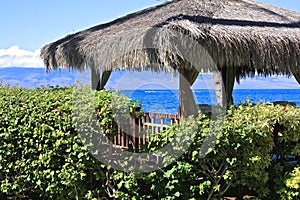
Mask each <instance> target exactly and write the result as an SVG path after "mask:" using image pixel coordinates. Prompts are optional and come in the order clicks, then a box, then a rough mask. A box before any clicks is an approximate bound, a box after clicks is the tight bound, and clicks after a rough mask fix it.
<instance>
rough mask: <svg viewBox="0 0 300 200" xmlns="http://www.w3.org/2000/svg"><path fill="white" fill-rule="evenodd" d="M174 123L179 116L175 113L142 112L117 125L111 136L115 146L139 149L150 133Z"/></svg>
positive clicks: (145, 142) (145, 143) (144, 143)
mask: <svg viewBox="0 0 300 200" xmlns="http://www.w3.org/2000/svg"><path fill="white" fill-rule="evenodd" d="M174 123H176V124H178V123H179V116H178V115H176V114H158V113H142V115H140V116H133V117H131V119H130V121H129V122H128V123H126V124H122V125H119V126H118V132H117V134H116V135H115V136H113V138H112V139H113V143H114V145H115V146H116V147H120V148H124V149H128V148H130V147H132V148H133V149H135V150H140V149H141V148H142V146H143V145H147V142H148V141H149V137H150V135H151V134H155V133H159V132H161V131H163V130H164V129H166V127H167V126H168V125H170V124H174Z"/></svg>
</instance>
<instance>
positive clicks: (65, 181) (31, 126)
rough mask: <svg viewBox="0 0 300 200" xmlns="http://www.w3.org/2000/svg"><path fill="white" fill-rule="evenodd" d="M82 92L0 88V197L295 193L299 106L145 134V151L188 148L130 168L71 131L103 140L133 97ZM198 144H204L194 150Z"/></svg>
mask: <svg viewBox="0 0 300 200" xmlns="http://www.w3.org/2000/svg"><path fill="white" fill-rule="evenodd" d="M87 91H88V89H87V88H82V90H81V89H79V90H75V88H74V87H70V88H53V87H52V88H51V87H50V88H37V89H34V90H27V89H21V88H16V87H13V88H11V87H0V198H1V199H4V198H14V199H22V198H24V199H99V198H101V197H107V198H109V197H112V198H113V197H115V198H118V199H220V198H222V197H224V196H238V197H239V198H241V197H242V196H243V195H244V194H250V195H253V196H255V197H256V198H259V199H293V198H294V199H295V198H299V192H300V189H299V185H300V183H299V182H300V181H299V177H300V174H299V171H300V170H299V154H300V145H299V144H300V143H299V140H300V126H299V125H300V109H299V108H297V107H292V106H288V105H287V106H279V105H276V106H275V105H272V104H260V103H258V104H257V105H250V104H249V103H247V104H246V105H239V106H237V107H231V108H230V109H229V110H228V113H227V115H226V117H225V119H224V121H222V120H221V121H218V120H216V121H212V120H211V119H210V118H209V116H206V115H203V114H201V113H200V114H199V116H198V118H197V119H193V118H189V119H187V120H185V121H182V122H181V124H180V125H172V126H169V127H168V128H167V129H165V130H164V131H163V132H161V133H159V134H155V135H152V137H151V140H150V142H149V145H148V147H147V148H146V149H145V151H146V152H147V151H149V152H156V151H157V150H159V149H160V148H162V147H165V146H166V145H168V144H170V143H174V142H178V140H179V141H181V142H185V141H189V142H190V144H191V145H190V146H189V148H187V149H185V147H184V146H180V145H178V146H177V147H176V149H175V150H176V151H183V150H184V151H183V154H182V156H181V157H180V158H179V159H177V160H176V161H175V162H173V163H171V164H170V163H169V162H168V160H167V159H163V157H161V159H162V160H161V162H162V164H163V166H164V167H162V168H161V169H159V170H157V171H153V172H148V173H133V172H121V171H117V170H114V169H111V168H110V167H107V166H105V165H103V164H102V163H100V162H99V161H98V160H97V159H96V158H95V157H94V156H93V155H92V154H91V153H90V152H92V153H95V152H93V149H92V148H90V146H88V145H84V144H89V145H90V142H91V141H87V140H84V139H87V138H83V137H82V136H83V135H82V134H79V133H80V132H88V133H89V134H91V135H90V136H91V138H92V139H93V138H94V136H97V134H99V133H100V132H99V130H98V129H95V130H93V127H94V125H97V126H100V128H101V133H103V134H105V135H106V136H108V137H111V136H113V135H115V134H116V130H117V128H118V126H117V125H118V124H119V123H128V119H129V117H130V116H131V115H134V114H136V115H138V114H139V113H134V109H133V107H134V105H140V104H139V103H138V102H132V101H130V100H129V99H128V98H127V97H125V96H122V95H118V94H117V93H114V92H111V91H99V92H96V91H94V92H91V91H88V92H87ZM88 97H90V98H91V99H92V101H89V98H88ZM82 120H83V121H82ZM86 120H89V121H88V122H89V123H90V124H91V125H93V126H89V127H87V126H86V123H85V122H87V121H86ZM86 128H88V129H86ZM87 130H88V131H87ZM217 130H221V131H220V132H216V131H217ZM216 133H218V134H216ZM186 134H188V136H187V135H186ZM96 138H97V137H96ZM208 138H212V140H211V141H210V140H207V139H208ZM214 138H215V139H214ZM92 142H95V141H92ZM96 142H98V144H99V142H101V141H96ZM100 144H102V143H100ZM179 144H181V143H179ZM204 145H207V146H208V147H209V146H210V147H211V148H209V149H208V151H207V152H203V148H202V147H203V146H204ZM204 149H205V148H204ZM108 150H109V149H108ZM95 151H96V150H95ZM203 153H206V156H203ZM291 158H292V159H293V162H292V161H291ZM295 163H296V164H295ZM237 190H238V191H240V192H239V193H236V192H235V191H237Z"/></svg>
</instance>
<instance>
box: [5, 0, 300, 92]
mask: <svg viewBox="0 0 300 200" xmlns="http://www.w3.org/2000/svg"><path fill="white" fill-rule="evenodd" d="M260 1H261V2H264V3H268V4H273V5H275V6H279V7H283V8H287V9H290V10H294V11H297V12H300V3H299V0H260ZM162 2H163V0H127V1H124V0H26V1H25V0H24V1H23V0H1V1H0V69H2V71H1V70H0V79H4V80H13V83H15V82H18V81H19V82H21V83H23V82H24V79H25V82H26V80H27V82H26V84H29V85H30V81H35V83H34V84H35V85H38V84H45V83H51V81H53V80H52V79H49V77H52V78H53V79H54V78H56V79H55V81H56V83H59V84H62V85H63V84H64V82H63V81H62V80H64V79H65V80H68V83H69V82H70V78H71V79H72V80H73V79H74V76H76V74H74V73H73V74H72V72H71V73H69V72H64V71H63V72H51V73H52V74H51V73H50V75H47V74H46V73H45V72H44V73H43V74H42V75H41V73H42V72H43V71H41V70H40V71H39V70H38V71H36V70H34V69H33V68H41V69H43V68H44V66H43V63H42V62H41V60H40V59H39V50H40V48H41V47H42V46H43V45H45V44H47V43H49V42H53V41H55V40H57V39H60V38H62V37H64V36H66V35H68V34H71V33H74V32H77V31H80V30H83V29H86V28H89V27H92V26H94V25H97V24H100V23H105V22H109V21H111V20H114V19H116V18H118V17H121V16H124V15H126V14H129V13H132V12H134V11H138V10H141V9H144V8H147V7H150V6H154V5H157V4H160V3H162ZM10 67H23V68H28V70H27V71H26V73H25V71H22V73H19V72H18V73H17V69H15V68H13V69H10V71H9V70H8V69H4V68H10ZM14 70H15V71H14ZM8 71H9V72H8ZM14 72H16V73H14ZM30 72H32V73H31V74H30ZM38 72H39V73H38ZM58 73H60V74H58ZM68 73H69V74H68ZM8 74H9V75H8ZM24 74H26V76H28V77H29V78H28V77H26V76H25V75H24ZM33 75H35V76H33ZM54 75H55V76H57V77H55V76H54ZM150 75H151V74H149V73H147V72H145V74H140V75H139V76H137V74H132V73H127V72H116V73H114V74H113V78H112V79H111V82H110V85H111V86H114V85H123V86H124V85H126V83H125V82H126V81H125V82H124V80H127V79H128V80H130V81H135V82H136V83H138V84H140V85H143V80H144V77H150ZM47 76H48V77H47ZM80 76H82V75H80ZM124 76H125V77H126V78H127V79H125V78H124ZM151 76H152V79H150V80H148V82H151V81H154V82H155V81H160V82H159V83H160V84H167V83H170V82H172V81H174V79H173V78H172V77H170V76H169V75H164V74H160V75H157V74H152V75H151ZM8 77H9V78H8ZM30 77H31V78H32V79H30ZM58 77H61V79H62V80H60V81H58ZM48 79H49V80H48ZM40 80H41V81H40ZM45 80H48V82H47V81H46V82H45ZM118 80H123V82H124V83H122V84H118V83H117V82H118ZM170 80H171V81H170ZM274 80H275V82H276V81H278V80H279V81H281V82H282V84H283V85H282V87H283V88H287V87H291V88H294V87H296V88H300V87H298V84H296V83H295V80H294V79H293V78H291V79H287V78H285V77H271V78H268V79H265V78H263V79H262V78H261V77H255V78H254V79H246V81H242V84H241V85H240V86H237V88H247V87H254V88H255V87H258V88H261V87H262V86H264V87H269V84H268V83H269V82H274ZM119 82H121V81H119ZM174 82H175V81H174ZM172 84H173V83H172ZM274 87H278V84H277V85H275V86H274Z"/></svg>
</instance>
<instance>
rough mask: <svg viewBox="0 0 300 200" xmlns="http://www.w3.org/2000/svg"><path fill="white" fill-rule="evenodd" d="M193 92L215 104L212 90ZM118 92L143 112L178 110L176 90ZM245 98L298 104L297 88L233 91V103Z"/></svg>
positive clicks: (256, 100)
mask: <svg viewBox="0 0 300 200" xmlns="http://www.w3.org/2000/svg"><path fill="white" fill-rule="evenodd" d="M193 92H194V96H195V99H196V102H197V103H198V104H209V105H216V104H217V103H216V102H217V100H216V96H215V93H214V91H212V90H200V89H199V90H194V91H193ZM120 93H121V94H124V95H127V96H128V97H129V98H130V99H132V100H138V101H140V102H141V103H142V107H143V111H145V112H156V113H169V114H171V113H173V114H175V113H177V111H178V106H179V95H178V94H179V93H178V90H121V91H120ZM247 98H248V99H250V100H251V102H253V103H257V102H258V101H263V102H274V101H289V102H295V103H296V104H297V105H298V106H300V90H299V89H237V90H234V91H233V99H234V103H235V104H239V103H244V102H245V101H246V99H247Z"/></svg>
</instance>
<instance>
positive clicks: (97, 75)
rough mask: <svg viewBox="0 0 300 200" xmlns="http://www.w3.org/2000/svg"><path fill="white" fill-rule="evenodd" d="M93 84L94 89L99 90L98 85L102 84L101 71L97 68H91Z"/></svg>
mask: <svg viewBox="0 0 300 200" xmlns="http://www.w3.org/2000/svg"><path fill="white" fill-rule="evenodd" d="M91 79H92V80H91V85H92V89H93V90H97V87H98V85H99V84H100V72H99V70H96V69H95V68H91Z"/></svg>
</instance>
